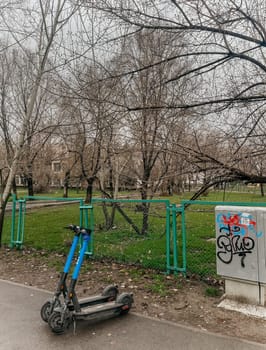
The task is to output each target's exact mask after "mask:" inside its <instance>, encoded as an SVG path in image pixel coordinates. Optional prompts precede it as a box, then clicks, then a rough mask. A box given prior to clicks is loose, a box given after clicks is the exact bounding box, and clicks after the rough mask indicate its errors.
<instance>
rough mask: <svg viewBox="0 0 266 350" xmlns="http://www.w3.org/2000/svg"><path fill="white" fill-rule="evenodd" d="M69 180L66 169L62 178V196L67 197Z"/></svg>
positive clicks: (68, 172) (68, 173)
mask: <svg viewBox="0 0 266 350" xmlns="http://www.w3.org/2000/svg"><path fill="white" fill-rule="evenodd" d="M69 180H70V171H69V170H68V171H66V173H65V178H64V193H63V198H68V189H69Z"/></svg>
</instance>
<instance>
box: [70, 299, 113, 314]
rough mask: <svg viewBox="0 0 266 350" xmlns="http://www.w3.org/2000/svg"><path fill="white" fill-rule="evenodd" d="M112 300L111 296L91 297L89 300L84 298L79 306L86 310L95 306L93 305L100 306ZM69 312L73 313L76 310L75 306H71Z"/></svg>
mask: <svg viewBox="0 0 266 350" xmlns="http://www.w3.org/2000/svg"><path fill="white" fill-rule="evenodd" d="M109 300H110V296H106V295H93V296H91V297H88V298H84V299H80V300H79V305H80V307H81V308H82V309H83V308H86V307H89V306H93V305H99V304H101V303H104V304H105V303H107V302H108V301H109ZM69 310H70V311H73V310H74V305H73V304H71V305H70V306H69Z"/></svg>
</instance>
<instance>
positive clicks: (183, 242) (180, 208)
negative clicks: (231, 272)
mask: <svg viewBox="0 0 266 350" xmlns="http://www.w3.org/2000/svg"><path fill="white" fill-rule="evenodd" d="M30 200H31V201H32V200H34V201H40V200H42V201H44V200H45V201H52V202H69V201H71V202H74V201H76V202H78V205H79V224H80V225H81V226H86V227H89V228H90V229H91V230H92V231H93V233H94V226H95V225H96V227H97V225H98V229H97V230H98V231H99V233H97V240H95V236H94V235H92V240H91V243H90V246H89V249H88V252H87V254H88V255H93V254H96V255H97V254H99V251H101V253H102V254H103V255H102V256H106V257H110V258H111V259H116V258H117V257H118V260H119V253H121V255H120V257H121V261H129V260H127V257H126V254H127V252H128V251H129V250H128V249H135V247H137V246H138V244H142V243H143V242H144V241H145V242H144V244H143V246H142V249H143V250H142V252H141V254H143V255H146V256H145V257H147V256H148V254H150V253H149V251H150V250H151V251H152V254H153V255H152V256H151V260H150V265H147V259H146V262H145V263H146V265H145V264H144V265H143V266H148V267H151V268H159V269H161V270H162V269H165V270H166V272H167V273H179V272H181V273H184V274H185V273H187V271H189V272H191V273H196V274H199V275H202V276H203V275H207V274H208V272H209V271H211V273H212V274H215V266H216V265H215V264H216V255H215V244H214V243H215V225H214V221H215V220H214V216H213V224H212V215H213V213H214V207H215V206H217V205H223V206H241V207H245V206H249V207H266V203H256V202H223V201H204V200H197V201H190V200H183V201H181V204H180V205H176V204H171V203H170V201H169V200H163V199H158V200H156V199H154V200H145V201H143V200H140V199H119V200H113V199H103V198H93V199H92V203H91V204H90V205H85V204H84V201H83V199H81V198H69V199H68V198H67V199H66V198H50V197H25V198H23V199H19V200H16V199H15V198H13V211H12V223H11V237H10V246H11V247H17V248H21V247H22V245H23V241H24V233H25V232H24V225H25V213H26V209H27V206H28V202H29V201H30ZM101 203H110V204H114V203H117V204H118V205H121V208H123V209H124V210H127V207H130V210H132V211H131V212H130V211H128V213H132V215H133V214H134V215H135V213H134V207H136V205H134V204H142V203H150V204H154V205H155V211H159V212H160V218H159V219H158V218H154V220H153V218H152V216H151V218H150V220H151V223H153V227H152V230H151V232H149V233H150V234H149V235H148V236H143V237H141V236H139V235H137V234H136V233H135V232H134V230H133V229H132V228H129V229H128V228H126V226H125V225H124V224H123V223H122V225H121V226H120V227H119V228H117V230H116V232H115V233H114V235H110V232H109V233H107V232H105V231H104V230H103V229H102V228H100V226H102V225H100V222H99V211H96V214H97V215H96V217H97V218H95V207H96V206H97V205H100V204H101ZM126 204H128V205H126ZM156 204H158V205H157V206H156ZM203 206H205V207H206V208H207V207H208V206H211V210H209V209H206V208H204V207H203ZM110 207H111V205H110ZM199 207H202V209H199ZM158 208H159V209H158ZM77 215H78V214H77ZM141 215H142V213H137V214H136V216H132V218H133V220H137V218H138V219H139V218H140V217H141ZM207 215H208V218H209V221H208V222H209V224H208V226H206V225H205V219H206V217H207ZM156 220H158V222H159V224H158V225H157V221H156ZM159 220H160V221H159ZM122 221H123V220H122ZM122 221H121V219H120V221H119V223H120V224H121V222H122ZM137 222H140V221H137ZM124 223H126V221H125V220H124ZM154 223H155V224H154ZM127 225H128V223H127ZM156 225H157V226H156ZM201 226H202V227H203V226H206V227H204V229H205V231H208V232H207V234H206V235H205V236H204V237H202V236H201V235H202V231H203V230H202V227H201ZM112 230H115V229H114V228H112ZM123 230H125V231H126V233H125V232H123ZM156 230H157V232H156ZM112 232H113V231H112ZM132 232H133V234H132ZM98 234H99V235H98ZM115 234H116V235H118V236H117V237H118V238H117V241H119V240H120V239H121V241H120V242H113V237H115ZM103 236H105V237H106V241H104V240H103ZM206 236H210V237H213V238H212V241H213V243H211V242H210V243H209V242H207V241H206ZM124 238H125V239H126V241H123V239H124ZM154 240H157V241H156V244H157V246H156V249H157V248H158V245H160V246H159V248H160V250H159V251H155V250H156V249H155V248H154V247H155V244H154V242H155V241H154ZM196 241H197V246H196V247H195V242H196ZM116 243H117V245H115V244H116ZM119 243H121V245H120V246H118V244H119ZM108 244H109V248H110V247H111V248H110V249H109V248H108V249H109V252H111V253H113V255H112V254H111V255H110V256H108V253H109V252H107V253H106V252H105V249H107V245H108ZM131 244H132V245H131ZM95 246H96V248H97V250H96V251H95ZM131 247H132V248H131ZM138 247H139V246H138ZM153 248H154V249H153ZM112 249H113V250H112ZM115 249H116V251H115ZM145 249H146V251H145ZM105 253H106V254H107V255H104V254H105ZM207 253H208V254H209V255H207ZM159 254H160V257H159V258H158V259H160V262H159V260H158V259H157V257H158V256H159ZM204 255H206V256H204ZM135 259H136V260H135V261H136V262H137V263H140V264H141V263H142V261H141V260H142V258H140V257H138V256H135ZM156 259H157V260H156ZM135 261H129V262H133V263H134V262H135ZM156 261H158V264H156ZM198 261H200V262H202V263H203V265H204V267H203V268H202V269H200V268H199V263H198ZM148 263H149V261H148ZM208 269H209V270H208Z"/></svg>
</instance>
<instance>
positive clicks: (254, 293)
mask: <svg viewBox="0 0 266 350" xmlns="http://www.w3.org/2000/svg"><path fill="white" fill-rule="evenodd" d="M225 296H226V297H227V298H229V299H234V300H237V301H239V302H244V303H248V304H255V305H263V306H264V305H265V300H266V288H265V286H264V285H263V284H261V283H258V282H252V281H246V280H240V279H232V278H228V277H225Z"/></svg>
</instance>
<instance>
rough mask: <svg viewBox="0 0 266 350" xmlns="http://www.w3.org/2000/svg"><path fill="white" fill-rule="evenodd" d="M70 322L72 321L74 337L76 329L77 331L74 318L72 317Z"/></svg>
mask: <svg viewBox="0 0 266 350" xmlns="http://www.w3.org/2000/svg"><path fill="white" fill-rule="evenodd" d="M72 320H73V334H74V335H76V329H77V321H76V317H72Z"/></svg>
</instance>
